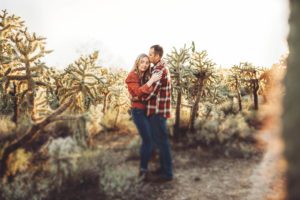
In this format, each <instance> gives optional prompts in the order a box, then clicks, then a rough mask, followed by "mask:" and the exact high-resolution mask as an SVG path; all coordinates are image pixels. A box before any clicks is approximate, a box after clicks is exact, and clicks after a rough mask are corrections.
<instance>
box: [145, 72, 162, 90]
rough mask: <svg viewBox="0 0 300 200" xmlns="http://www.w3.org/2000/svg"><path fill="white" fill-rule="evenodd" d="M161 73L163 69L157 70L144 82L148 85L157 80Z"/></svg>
mask: <svg viewBox="0 0 300 200" xmlns="http://www.w3.org/2000/svg"><path fill="white" fill-rule="evenodd" d="M162 73H163V71H159V72H157V73H155V74H153V75H152V76H151V78H150V80H149V81H148V82H147V83H146V84H147V85H148V86H149V87H150V86H151V85H152V84H153V83H155V82H157V81H159V80H160V79H161V78H162Z"/></svg>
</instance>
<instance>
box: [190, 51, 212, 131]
mask: <svg viewBox="0 0 300 200" xmlns="http://www.w3.org/2000/svg"><path fill="white" fill-rule="evenodd" d="M214 66H215V63H213V62H212V61H211V60H210V59H209V58H208V54H207V52H206V51H201V52H196V51H195V52H193V54H192V59H191V70H192V72H193V79H194V80H193V83H194V84H193V85H192V90H194V92H195V97H196V98H195V101H194V105H193V107H192V113H191V119H190V130H191V131H194V129H195V127H194V124H195V119H196V114H197V113H198V110H199V103H200V98H201V95H202V92H203V90H204V88H205V86H206V85H207V84H209V83H210V82H213V81H214V78H215V76H214Z"/></svg>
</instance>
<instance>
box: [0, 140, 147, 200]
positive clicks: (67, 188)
mask: <svg viewBox="0 0 300 200" xmlns="http://www.w3.org/2000/svg"><path fill="white" fill-rule="evenodd" d="M47 152H48V156H49V159H48V160H47V161H46V162H44V163H43V164H41V163H40V165H43V167H39V166H31V168H29V169H27V170H26V171H24V172H22V173H20V174H18V175H17V176H16V177H15V178H14V180H13V181H12V182H7V183H4V182H1V183H0V198H1V199H3V200H25V199H26V200H28V199H35V200H42V199H43V200H44V199H46V200H48V199H49V200H50V199H51V200H55V199H57V200H58V199H64V200H68V199H70V200H71V199H72V200H73V199H80V200H82V199H83V200H84V199H104V200H105V199H136V198H137V195H138V189H139V187H140V186H141V185H140V180H139V179H138V177H137V175H136V170H135V169H130V168H128V167H124V166H122V165H120V163H124V158H123V157H120V156H117V155H114V153H113V152H110V151H99V150H97V151H96V150H87V149H84V148H82V146H80V145H78V143H77V142H76V140H75V139H74V138H72V137H66V138H58V139H55V140H53V141H52V142H51V143H50V144H49V146H48V150H47Z"/></svg>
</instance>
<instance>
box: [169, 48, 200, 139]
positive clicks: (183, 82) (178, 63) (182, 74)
mask: <svg viewBox="0 0 300 200" xmlns="http://www.w3.org/2000/svg"><path fill="white" fill-rule="evenodd" d="M193 45H194V43H193ZM193 45H192V47H191V48H193ZM191 48H186V45H184V47H183V48H181V49H179V51H177V49H176V48H173V51H172V52H171V53H170V54H168V55H167V63H168V66H169V70H170V73H171V75H172V82H173V84H172V89H173V91H175V92H176V93H177V101H176V114H175V124H174V137H175V138H176V139H178V137H179V134H180V130H179V128H180V110H181V109H180V107H181V100H182V94H183V92H184V90H187V89H188V88H187V82H188V81H187V80H188V79H187V77H189V76H191V75H192V73H191V71H190V70H188V65H187V64H188V63H189V59H190V52H189V51H190V49H191ZM172 94H174V92H172Z"/></svg>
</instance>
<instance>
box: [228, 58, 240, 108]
mask: <svg viewBox="0 0 300 200" xmlns="http://www.w3.org/2000/svg"><path fill="white" fill-rule="evenodd" d="M240 65H241V64H240ZM240 65H234V66H233V67H232V68H231V69H230V75H229V76H228V86H229V87H230V88H231V89H232V90H233V91H235V93H236V97H237V99H238V104H239V111H242V110H243V106H242V96H241V75H240V71H241V70H240Z"/></svg>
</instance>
